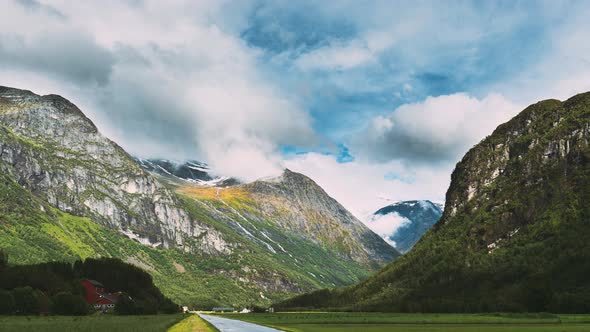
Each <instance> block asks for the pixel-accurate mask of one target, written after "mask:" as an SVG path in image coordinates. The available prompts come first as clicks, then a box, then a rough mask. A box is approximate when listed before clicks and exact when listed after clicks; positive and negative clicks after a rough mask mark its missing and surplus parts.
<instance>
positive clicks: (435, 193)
mask: <svg viewBox="0 0 590 332" xmlns="http://www.w3.org/2000/svg"><path fill="white" fill-rule="evenodd" d="M283 165H284V166H285V167H287V168H289V169H291V170H293V171H296V172H301V173H303V174H305V175H307V176H309V177H310V178H312V179H313V180H314V181H316V182H317V183H318V184H319V185H320V186H321V187H322V188H324V190H326V192H327V193H328V194H329V195H330V196H332V197H334V198H335V199H336V200H337V201H338V202H340V203H341V204H342V205H343V206H345V207H346V208H347V209H348V210H349V211H350V212H352V213H353V214H354V215H355V216H356V217H357V218H359V219H360V220H362V221H366V220H367V216H369V215H371V214H373V213H374V212H375V211H377V210H378V209H380V208H382V207H384V206H385V205H388V204H390V201H400V200H411V199H428V200H432V201H444V197H445V192H446V189H447V188H448V185H449V181H450V177H451V171H452V169H453V167H454V163H446V164H440V165H437V166H436V167H431V166H429V165H416V166H409V165H405V164H404V163H402V162H399V161H391V162H388V163H373V162H370V161H368V160H366V159H362V158H356V159H355V160H354V161H350V162H346V163H339V162H338V161H337V156H333V155H326V154H320V153H306V154H300V155H295V156H291V158H289V159H287V160H286V161H284V163H283ZM394 175H395V176H394Z"/></svg>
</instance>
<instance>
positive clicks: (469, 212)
mask: <svg viewBox="0 0 590 332" xmlns="http://www.w3.org/2000/svg"><path fill="white" fill-rule="evenodd" d="M589 140H590V93H584V94H580V95H577V96H574V97H572V98H570V99H569V100H567V101H565V102H560V101H558V100H546V101H542V102H539V103H537V104H534V105H531V106H529V107H527V108H526V109H525V110H524V111H522V112H521V113H520V114H518V115H517V116H516V117H515V118H513V119H511V120H510V121H509V122H507V123H505V124H502V125H500V126H499V127H498V128H497V129H496V130H495V131H494V132H493V133H492V134H491V135H490V136H488V137H487V138H485V139H484V140H482V141H481V142H480V143H479V144H477V145H476V146H475V147H473V148H472V149H471V150H470V151H469V152H468V153H467V154H466V155H465V156H464V157H463V159H462V160H461V161H460V162H459V163H458V164H457V166H456V167H455V170H454V171H453V174H452V177H451V184H450V187H449V189H448V191H447V195H446V204H445V210H444V213H443V216H442V217H441V219H440V220H439V221H438V222H437V223H436V224H435V225H434V226H433V227H432V228H431V229H430V230H429V231H428V232H426V234H425V235H424V236H423V238H422V239H421V240H420V241H419V242H418V243H417V244H416V246H414V248H413V249H412V250H411V251H410V252H408V253H407V254H406V255H404V256H402V257H401V258H399V259H398V260H396V261H395V262H393V263H391V264H390V265H388V266H387V267H386V268H384V269H383V270H381V271H380V272H379V273H377V274H376V275H374V276H372V277H370V278H369V279H367V280H365V281H363V282H361V283H359V284H357V285H355V286H350V287H345V288H339V289H334V290H329V289H328V290H322V291H318V292H314V293H311V294H307V295H303V296H300V297H295V298H293V299H290V300H288V301H285V302H283V303H281V304H279V306H282V307H283V308H295V307H307V308H310V307H316V308H327V307H332V308H337V309H339V310H376V311H411V312H418V311H419V312H433V311H434V312H445V311H446V312H461V311H471V312H473V311H475V312H477V311H529V312H532V311H547V312H588V311H589V310H590V279H588V275H590V205H589V204H588V202H590V146H589Z"/></svg>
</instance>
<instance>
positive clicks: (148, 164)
mask: <svg viewBox="0 0 590 332" xmlns="http://www.w3.org/2000/svg"><path fill="white" fill-rule="evenodd" d="M134 160H135V161H136V162H137V163H138V164H139V166H141V167H142V168H143V169H145V170H146V171H148V172H150V173H153V174H154V175H158V176H162V177H164V178H166V179H167V180H169V181H186V182H191V183H196V184H200V185H203V186H214V187H227V186H233V185H236V184H239V183H240V182H239V181H238V180H237V179H235V178H231V177H227V176H218V175H215V174H213V173H212V172H211V169H210V168H209V166H208V165H207V164H205V163H202V162H199V161H196V160H188V161H184V162H178V161H172V160H168V159H141V158H134Z"/></svg>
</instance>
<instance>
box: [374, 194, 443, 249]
mask: <svg viewBox="0 0 590 332" xmlns="http://www.w3.org/2000/svg"><path fill="white" fill-rule="evenodd" d="M443 208H444V206H443V205H442V204H437V203H433V202H431V201H428V200H420V201H402V202H397V203H393V204H390V205H388V206H385V207H383V208H381V209H379V210H377V211H375V213H373V214H372V215H371V216H370V218H369V220H368V223H369V224H370V223H379V224H389V225H392V226H394V227H395V225H399V226H398V227H395V229H394V231H393V232H391V233H389V234H383V235H385V237H384V238H385V240H386V241H387V242H389V243H390V244H391V245H393V247H394V248H395V249H397V250H398V251H400V252H401V253H406V252H408V251H409V250H410V249H412V247H413V246H414V244H416V242H418V240H420V238H421V237H422V235H423V234H424V233H425V232H426V231H427V230H428V229H430V227H432V225H434V224H435V223H436V222H437V221H438V219H440V216H441V215H442V213H443Z"/></svg>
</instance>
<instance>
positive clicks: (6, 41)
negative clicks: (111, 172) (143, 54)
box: [0, 31, 114, 85]
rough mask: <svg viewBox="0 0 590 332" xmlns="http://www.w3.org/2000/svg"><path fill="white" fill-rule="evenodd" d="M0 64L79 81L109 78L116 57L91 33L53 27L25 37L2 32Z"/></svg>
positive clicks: (98, 82) (93, 82) (92, 82)
mask: <svg viewBox="0 0 590 332" xmlns="http://www.w3.org/2000/svg"><path fill="white" fill-rule="evenodd" d="M0 59H2V60H1V61H0V66H1V67H8V68H22V69H24V70H33V71H38V72H45V73H47V74H49V75H54V76H56V78H57V79H63V80H68V81H69V82H73V83H76V84H99V85H104V84H106V83H107V82H108V79H109V76H110V74H111V71H112V68H113V65H114V57H113V55H112V54H111V52H110V51H109V50H107V49H105V48H104V47H101V46H99V45H97V44H96V43H95V42H94V40H93V38H92V36H88V35H85V34H80V33H77V32H71V31H54V32H52V33H40V34H38V35H34V36H30V37H28V38H27V37H24V36H22V35H14V34H8V33H0Z"/></svg>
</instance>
